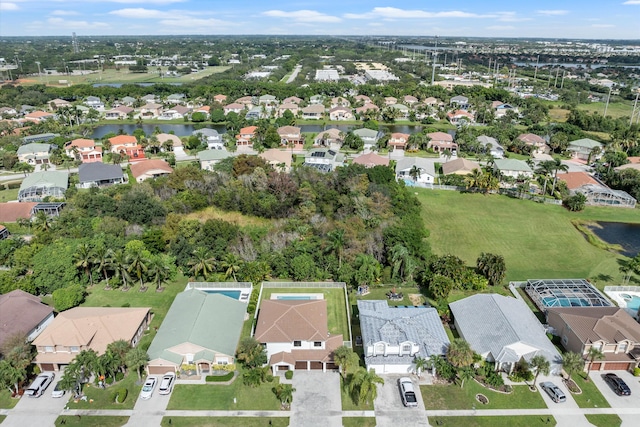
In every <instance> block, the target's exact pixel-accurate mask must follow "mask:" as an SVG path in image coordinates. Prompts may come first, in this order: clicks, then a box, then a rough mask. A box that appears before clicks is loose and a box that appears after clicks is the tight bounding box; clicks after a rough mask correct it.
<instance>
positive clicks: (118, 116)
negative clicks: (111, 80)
mask: <svg viewBox="0 0 640 427" xmlns="http://www.w3.org/2000/svg"><path fill="white" fill-rule="evenodd" d="M134 111H135V110H134V109H133V108H131V107H127V106H126V105H121V106H119V107H116V108H112V109H111V110H109V111H106V112H105V113H104V118H105V119H106V120H124V119H126V118H128V117H129V115H130V114H133V112H134Z"/></svg>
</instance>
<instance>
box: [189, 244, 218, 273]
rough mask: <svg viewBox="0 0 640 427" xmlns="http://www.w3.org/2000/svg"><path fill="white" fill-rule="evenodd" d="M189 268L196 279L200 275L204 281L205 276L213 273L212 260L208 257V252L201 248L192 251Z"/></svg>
mask: <svg viewBox="0 0 640 427" xmlns="http://www.w3.org/2000/svg"><path fill="white" fill-rule="evenodd" d="M189 266H190V267H191V273H193V276H194V277H195V278H196V279H197V278H198V276H199V275H202V279H203V280H206V278H207V275H208V274H210V273H211V272H212V271H213V258H212V257H211V256H210V255H209V251H207V249H206V248H204V247H202V246H201V247H199V248H197V249H196V250H194V251H193V258H191V260H190V261H189Z"/></svg>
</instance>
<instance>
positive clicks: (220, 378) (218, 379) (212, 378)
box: [205, 372, 234, 383]
mask: <svg viewBox="0 0 640 427" xmlns="http://www.w3.org/2000/svg"><path fill="white" fill-rule="evenodd" d="M233 375H234V372H228V373H226V374H224V375H207V377H206V378H205V380H206V381H207V382H208V383H223V382H227V381H230V380H231V379H232V378H233Z"/></svg>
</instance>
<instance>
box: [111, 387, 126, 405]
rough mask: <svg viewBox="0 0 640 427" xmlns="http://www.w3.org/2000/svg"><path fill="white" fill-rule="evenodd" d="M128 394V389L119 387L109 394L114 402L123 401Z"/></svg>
mask: <svg viewBox="0 0 640 427" xmlns="http://www.w3.org/2000/svg"><path fill="white" fill-rule="evenodd" d="M128 394H129V390H127V389H126V388H119V389H117V390H115V391H114V392H113V394H112V395H111V396H112V398H113V401H114V402H116V403H124V400H125V399H126V398H127V395H128Z"/></svg>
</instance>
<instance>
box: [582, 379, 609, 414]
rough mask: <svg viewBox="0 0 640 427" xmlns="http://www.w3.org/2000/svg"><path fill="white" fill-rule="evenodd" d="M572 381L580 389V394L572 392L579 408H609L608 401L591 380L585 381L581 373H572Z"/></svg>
mask: <svg viewBox="0 0 640 427" xmlns="http://www.w3.org/2000/svg"><path fill="white" fill-rule="evenodd" d="M572 378H573V381H575V383H576V384H578V387H580V388H581V389H582V393H581V394H572V396H573V398H574V399H575V401H576V403H577V404H578V406H579V407H581V408H610V407H611V405H609V402H607V399H605V398H604V396H603V395H602V393H600V390H598V387H596V385H595V384H594V383H593V381H586V380H585V379H584V378H583V377H582V376H581V375H574V376H573V377H572Z"/></svg>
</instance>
